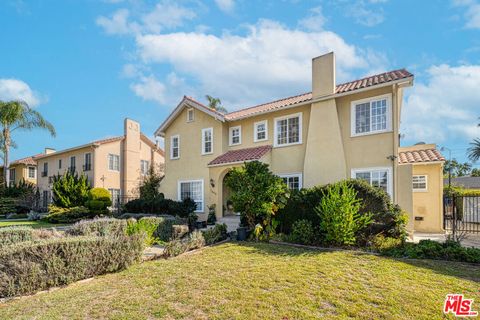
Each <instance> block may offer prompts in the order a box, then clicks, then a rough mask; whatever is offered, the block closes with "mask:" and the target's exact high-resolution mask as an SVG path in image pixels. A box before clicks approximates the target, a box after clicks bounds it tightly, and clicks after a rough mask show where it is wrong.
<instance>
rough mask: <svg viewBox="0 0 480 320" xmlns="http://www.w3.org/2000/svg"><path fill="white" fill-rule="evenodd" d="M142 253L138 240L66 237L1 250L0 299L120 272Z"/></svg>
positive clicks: (139, 238) (23, 243)
mask: <svg viewBox="0 0 480 320" xmlns="http://www.w3.org/2000/svg"><path fill="white" fill-rule="evenodd" d="M143 249H144V245H143V239H142V237H139V236H132V237H124V238H115V237H66V238H57V239H50V240H43V241H38V242H22V243H18V244H15V245H11V246H8V247H5V248H2V250H0V297H12V296H18V295H25V294H32V293H34V292H36V291H39V290H45V289H48V288H50V287H54V286H60V285H66V284H69V283H72V282H74V281H78V280H81V279H86V278H89V277H93V276H96V275H100V274H104V273H109V272H115V271H118V270H123V269H125V268H127V267H128V266H130V265H131V264H133V263H134V262H137V261H139V260H140V257H141V255H142V252H143Z"/></svg>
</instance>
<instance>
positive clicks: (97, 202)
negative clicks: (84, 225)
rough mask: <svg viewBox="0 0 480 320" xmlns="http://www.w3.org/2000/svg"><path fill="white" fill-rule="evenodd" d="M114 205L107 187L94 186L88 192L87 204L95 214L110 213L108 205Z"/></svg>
mask: <svg viewBox="0 0 480 320" xmlns="http://www.w3.org/2000/svg"><path fill="white" fill-rule="evenodd" d="M111 205H112V199H111V197H110V192H109V191H108V190H107V189H105V188H93V189H90V191H89V192H88V201H87V202H86V203H85V206H86V207H87V208H88V209H89V210H90V211H91V212H92V213H94V214H95V215H105V214H109V213H110V212H109V211H108V207H110V206H111Z"/></svg>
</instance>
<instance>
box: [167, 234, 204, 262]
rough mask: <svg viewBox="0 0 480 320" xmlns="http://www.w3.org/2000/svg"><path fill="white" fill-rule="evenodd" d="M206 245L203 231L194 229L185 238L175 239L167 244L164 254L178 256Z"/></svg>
mask: <svg viewBox="0 0 480 320" xmlns="http://www.w3.org/2000/svg"><path fill="white" fill-rule="evenodd" d="M204 245H205V239H204V238H203V235H202V232H200V231H194V232H192V233H190V234H189V235H188V236H187V237H185V238H183V239H174V240H172V241H170V242H168V243H167V244H166V245H165V248H164V251H163V256H164V257H166V258H168V257H176V256H178V255H180V254H182V253H184V252H187V251H190V250H194V249H198V248H201V247H203V246H204Z"/></svg>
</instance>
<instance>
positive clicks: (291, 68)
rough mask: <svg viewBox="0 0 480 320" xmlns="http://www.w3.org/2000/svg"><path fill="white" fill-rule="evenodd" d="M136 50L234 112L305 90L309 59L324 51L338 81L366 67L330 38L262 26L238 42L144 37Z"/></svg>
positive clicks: (195, 36) (351, 49) (357, 54)
mask: <svg viewBox="0 0 480 320" xmlns="http://www.w3.org/2000/svg"><path fill="white" fill-rule="evenodd" d="M137 46H138V50H139V53H140V55H141V58H142V59H143V61H144V62H145V63H146V64H170V65H171V66H172V67H173V69H174V70H175V72H177V73H180V74H184V75H188V76H191V77H193V78H194V79H195V80H196V81H197V82H198V83H200V85H199V87H198V88H197V91H198V92H202V95H203V94H205V93H208V94H212V95H215V96H219V97H221V98H222V101H224V102H225V103H228V104H233V105H240V106H242V104H246V103H247V104H248V103H252V102H254V101H256V102H259V101H262V99H263V100H264V99H271V98H273V97H277V96H280V97H282V96H286V95H288V94H298V93H299V92H303V91H308V90H310V87H311V59H312V58H313V57H315V56H318V55H321V54H323V53H326V52H329V51H335V54H336V60H337V79H338V81H342V80H350V79H351V77H352V74H351V73H352V71H353V70H355V69H362V68H364V69H367V68H369V67H370V64H369V61H368V58H367V53H365V52H362V51H361V50H358V49H357V48H356V47H355V46H353V45H350V44H348V43H346V42H345V41H344V40H343V39H342V38H341V37H340V36H338V35H337V34H335V33H333V32H329V31H320V32H307V31H302V30H298V29H289V28H287V27H285V26H283V25H281V24H279V23H276V22H273V21H267V20H263V21H260V22H259V23H258V24H256V25H250V26H248V32H247V34H246V35H244V36H240V35H232V34H230V33H224V34H223V35H221V36H216V35H210V34H204V33H197V32H191V33H183V32H178V33H169V34H158V35H151V34H150V35H141V36H138V37H137Z"/></svg>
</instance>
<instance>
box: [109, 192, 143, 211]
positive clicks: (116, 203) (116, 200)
mask: <svg viewBox="0 0 480 320" xmlns="http://www.w3.org/2000/svg"><path fill="white" fill-rule="evenodd" d="M135 199H138V197H134V196H117V197H113V198H112V211H113V212H114V213H115V214H121V213H123V212H124V208H125V203H127V202H128V201H131V200H135Z"/></svg>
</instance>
